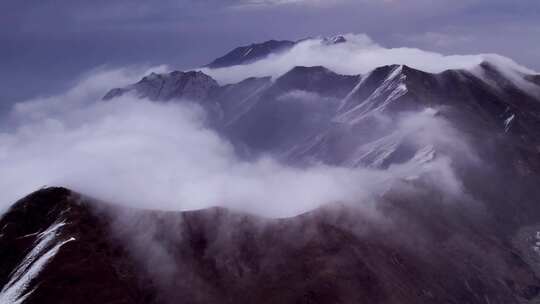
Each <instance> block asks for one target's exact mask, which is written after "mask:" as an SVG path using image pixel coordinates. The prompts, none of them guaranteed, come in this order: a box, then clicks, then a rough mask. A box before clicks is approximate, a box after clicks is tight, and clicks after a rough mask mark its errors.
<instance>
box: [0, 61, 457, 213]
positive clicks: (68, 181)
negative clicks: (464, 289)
mask: <svg viewBox="0 0 540 304" xmlns="http://www.w3.org/2000/svg"><path fill="white" fill-rule="evenodd" d="M160 69H161V70H163V69H165V68H163V67H161V68H159V69H157V70H160ZM145 73H147V70H139V71H138V73H135V72H134V71H132V70H113V71H94V72H93V73H90V74H89V75H87V77H86V78H85V79H83V80H82V81H81V82H80V83H79V84H77V85H76V86H75V87H74V88H72V89H70V90H69V91H68V92H66V93H64V94H61V95H58V96H54V97H50V98H45V99H37V100H31V101H27V102H23V103H19V104H16V105H15V107H14V109H13V111H12V113H11V121H12V124H11V125H10V126H9V127H8V128H5V130H4V131H3V132H2V133H0V175H1V178H0V192H1V193H2V201H1V202H0V209H2V210H5V209H6V208H7V207H8V206H9V204H11V203H13V202H14V201H15V200H16V199H18V198H20V197H22V196H23V195H26V194H28V193H29V192H32V191H34V190H36V189H37V188H39V187H42V186H45V185H47V186H66V187H69V188H72V189H74V190H76V191H80V192H82V193H85V194H88V195H91V196H94V197H96V198H98V199H102V200H105V201H109V202H114V203H119V204H125V205H129V206H135V207H141V208H151V209H163V210H193V209H201V208H206V207H211V206H223V207H228V208H232V209H237V210H242V211H246V212H251V213H256V214H260V215H264V216H269V217H288V216H294V215H297V214H299V213H302V212H306V211H309V210H312V209H313V208H316V207H318V206H320V205H321V204H327V203H332V202H342V203H351V204H358V205H360V206H369V205H370V204H371V203H373V202H374V201H375V200H376V198H378V197H379V196H380V195H382V194H384V192H385V191H386V190H387V189H388V188H389V187H390V186H391V185H392V184H394V183H398V182H400V181H403V180H407V179H410V178H414V177H416V176H419V175H422V174H426V173H429V174H435V175H437V176H438V177H441V178H440V180H444V185H443V184H441V187H443V188H448V189H454V190H455V191H459V190H460V183H459V181H458V180H457V178H456V177H455V176H454V175H453V171H452V169H451V162H450V160H449V159H447V158H444V157H443V158H440V160H437V161H436V162H431V163H423V162H410V163H405V164H401V165H395V166H391V167H390V168H388V169H386V170H377V169H362V168H359V169H353V168H344V167H331V166H324V165H315V166H312V167H310V168H307V169H299V168H293V167H288V166H285V165H283V164H280V163H279V162H277V161H275V160H273V159H272V158H270V157H262V158H260V159H258V160H255V161H249V162H248V161H245V160H242V159H239V158H238V157H237V156H236V155H235V153H234V149H233V147H232V146H231V144H230V143H228V142H227V141H226V140H224V139H223V138H220V137H219V136H218V135H217V134H216V133H215V132H213V131H211V130H209V129H208V128H206V126H205V115H204V113H203V112H202V110H201V109H200V108H199V107H197V106H196V105H194V104H190V103H186V102H171V103H156V102H150V101H148V100H143V99H137V98H135V97H134V96H124V97H121V98H117V99H114V100H112V101H101V100H100V98H101V96H102V95H103V92H106V91H107V90H108V89H109V88H110V87H114V86H121V85H124V84H125V83H126V82H131V81H132V80H133V78H136V79H137V78H139V77H140V76H141V75H142V74H145ZM127 75H131V76H129V77H128V76H127ZM133 75H137V76H136V77H133ZM422 115H425V113H424V114H422ZM412 121H414V119H413V120H412ZM421 121H426V120H421ZM427 121H430V123H433V124H437V125H440V128H442V129H438V130H442V131H441V132H444V130H446V128H447V127H446V126H445V125H444V124H439V120H438V119H431V120H427ZM401 125H405V126H407V125H411V121H410V120H409V121H405V122H404V123H403V124H401ZM412 125H413V126H414V125H415V124H412ZM424 129H425V128H424ZM427 129H428V130H429V129H430V128H427Z"/></svg>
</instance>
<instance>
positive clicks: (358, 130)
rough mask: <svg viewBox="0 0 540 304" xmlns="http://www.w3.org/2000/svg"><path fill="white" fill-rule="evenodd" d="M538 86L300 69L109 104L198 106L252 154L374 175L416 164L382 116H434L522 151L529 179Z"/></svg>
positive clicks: (141, 85) (199, 82) (496, 74)
mask: <svg viewBox="0 0 540 304" xmlns="http://www.w3.org/2000/svg"><path fill="white" fill-rule="evenodd" d="M537 79H538V76H537V75H521V74H519V75H508V74H507V73H506V72H502V71H501V70H500V69H499V68H498V67H497V66H496V65H494V64H491V63H488V62H485V63H484V64H482V65H479V66H478V67H476V68H475V69H473V70H470V71H469V70H449V71H445V72H442V73H439V74H431V73H426V72H422V71H419V70H415V69H412V68H410V67H407V66H398V65H394V66H384V67H380V68H377V69H375V70H373V71H372V72H370V73H368V74H366V75H357V76H345V75H339V74H336V73H334V72H332V71H330V70H328V69H326V68H324V67H296V68H294V69H292V70H291V71H289V72H288V73H286V74H284V75H282V76H281V77H279V78H277V79H275V80H272V79H270V78H249V79H246V80H244V81H242V82H240V83H237V84H231V85H226V86H219V85H218V84H217V83H216V82H215V81H214V80H213V79H212V78H211V77H209V76H207V75H204V74H203V73H201V72H172V73H170V74H164V75H150V76H148V77H145V78H144V79H143V80H141V81H140V82H138V83H136V84H134V85H131V86H129V87H127V88H121V89H113V90H112V91H110V92H109V93H108V94H107V95H106V96H105V99H111V98H114V97H115V96H119V95H122V94H124V93H126V92H129V91H133V92H135V93H136V95H139V96H141V97H148V98H150V99H152V100H157V101H170V100H190V101H193V102H196V103H199V104H200V105H202V106H203V108H206V109H207V110H208V112H209V113H210V115H209V116H210V120H211V123H212V125H214V126H216V128H217V130H218V131H219V132H221V133H223V134H225V135H226V137H227V138H229V139H230V140H231V141H232V142H234V143H235V144H236V145H237V146H242V147H243V149H242V150H247V151H250V153H251V154H257V153H259V152H265V153H273V154H275V155H278V156H279V157H280V158H282V159H288V160H292V161H294V162H306V161H313V160H314V161H322V162H325V163H329V164H338V165H343V164H345V165H353V166H358V165H362V166H371V167H388V166H389V165H390V163H392V162H395V160H398V159H400V160H403V159H404V158H405V159H410V158H411V157H413V156H414V153H413V154H411V153H410V152H408V154H411V155H409V156H403V155H402V154H403V153H404V150H407V149H404V147H403V145H401V143H400V141H399V140H398V141H396V140H397V139H398V138H402V137H406V136H404V134H396V132H395V131H396V130H395V128H391V127H389V126H388V124H387V123H386V124H385V122H384V119H380V117H381V115H382V116H385V117H390V118H391V117H393V118H392V120H395V118H396V117H398V116H399V115H400V114H401V113H405V112H410V111H422V110H424V109H426V108H431V109H433V111H432V114H433V115H436V116H439V117H443V118H444V119H447V120H449V121H451V122H452V123H453V124H454V125H455V127H457V128H458V129H460V131H462V132H464V133H466V134H467V135H468V136H470V137H472V138H470V139H472V140H473V141H477V142H482V141H489V140H488V139H493V140H495V137H503V138H504V139H505V140H510V141H513V143H512V144H513V145H514V147H517V148H519V149H520V151H521V152H523V153H522V154H523V156H525V159H523V160H520V164H514V165H516V166H518V167H520V169H519V170H521V171H523V172H522V173H524V174H526V172H525V171H527V170H529V169H530V170H533V171H537V169H539V168H540V162H538V160H536V158H537V157H536V154H537V153H538V151H540V97H539V96H540V93H539V91H540V85H538V83H537V82H538V81H537ZM398 133H399V132H398ZM392 134H393V135H392ZM487 135H490V136H489V138H487V137H486V136H487ZM382 138H386V140H382ZM376 140H379V141H378V142H377V141H376ZM486 144H487V143H486ZM400 148H403V149H400ZM421 148H425V147H419V148H418V149H417V150H421ZM389 149H390V150H389ZM382 150H385V151H386V152H385V153H384V155H383V154H381V153H380V152H381V151H382ZM409 150H410V149H409ZM373 155H377V156H378V157H373ZM526 155H529V156H531V157H529V156H526ZM379 156H380V157H379ZM528 168H529V169H528Z"/></svg>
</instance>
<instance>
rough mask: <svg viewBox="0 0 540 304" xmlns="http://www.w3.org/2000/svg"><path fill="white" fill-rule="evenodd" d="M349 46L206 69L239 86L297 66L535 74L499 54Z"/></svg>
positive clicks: (313, 45)
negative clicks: (486, 66) (480, 68)
mask: <svg viewBox="0 0 540 304" xmlns="http://www.w3.org/2000/svg"><path fill="white" fill-rule="evenodd" d="M345 37H346V38H347V40H348V42H347V43H341V44H336V45H330V46H328V45H325V44H323V43H321V42H322V39H310V40H306V41H303V42H301V43H299V44H297V45H296V46H295V47H293V48H292V49H291V50H289V51H287V52H285V53H281V54H278V55H271V56H269V57H267V58H265V59H263V60H259V61H256V62H254V63H252V64H247V65H239V66H233V67H229V68H220V69H207V68H205V69H202V71H203V72H204V73H207V74H208V75H210V76H212V77H214V78H215V79H216V80H218V81H219V82H220V83H235V82H238V81H241V80H243V79H245V78H247V77H253V76H255V77H263V76H273V77H278V76H280V75H282V74H284V73H286V72H287V71H289V70H290V69H292V68H293V67H295V66H319V65H321V66H324V67H327V68H329V69H331V70H333V71H335V72H337V73H340V74H345V75H356V74H365V73H368V72H369V71H371V70H373V69H375V68H377V67H380V66H384V65H392V64H403V65H408V66H410V67H412V68H417V69H420V70H423V71H426V72H433V73H436V72H441V71H444V70H447V69H471V68H474V67H476V66H477V65H478V64H480V63H482V62H483V61H486V60H488V61H492V62H496V63H499V64H503V65H504V66H507V67H510V68H511V69H515V70H518V71H522V72H526V73H534V71H532V70H530V69H527V68H525V67H522V66H520V65H518V64H517V63H515V62H513V61H512V60H510V59H508V58H505V57H502V56H499V55H496V54H479V55H449V56H446V55H442V54H439V53H435V52H428V51H423V50H420V49H415V48H385V47H382V46H380V45H378V44H377V43H375V42H373V41H372V40H371V39H370V38H369V37H368V36H366V35H363V34H360V35H357V34H347V35H345Z"/></svg>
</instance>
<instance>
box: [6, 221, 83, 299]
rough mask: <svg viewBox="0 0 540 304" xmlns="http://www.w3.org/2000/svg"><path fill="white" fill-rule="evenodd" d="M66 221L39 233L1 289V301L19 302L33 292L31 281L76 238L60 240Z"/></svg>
mask: <svg viewBox="0 0 540 304" xmlns="http://www.w3.org/2000/svg"><path fill="white" fill-rule="evenodd" d="M65 225H66V223H65V222H56V223H54V224H52V225H51V226H50V227H49V228H48V229H47V230H45V231H43V232H41V233H39V234H38V236H37V238H36V243H35V245H34V247H33V248H32V250H31V251H30V252H29V253H28V254H27V255H26V256H25V257H24V259H23V261H22V262H21V264H19V266H17V268H15V270H14V271H13V272H12V274H11V276H10V277H11V278H10V280H9V282H8V283H7V284H6V285H5V286H4V287H3V288H2V291H0V303H2V304H19V303H23V302H24V300H25V299H26V298H27V297H28V296H29V295H30V294H32V292H33V289H30V283H31V281H32V280H33V279H34V278H36V277H37V276H38V275H39V273H40V272H41V270H42V269H43V268H44V267H45V266H46V265H47V263H48V262H49V261H50V260H51V259H52V258H53V257H54V256H55V255H56V254H57V253H58V251H59V250H60V248H61V247H62V246H64V245H65V244H67V243H69V242H72V241H75V238H68V239H65V240H59V239H58V235H59V233H60V230H61V228H62V227H63V226H65Z"/></svg>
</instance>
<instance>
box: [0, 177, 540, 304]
mask: <svg viewBox="0 0 540 304" xmlns="http://www.w3.org/2000/svg"><path fill="white" fill-rule="evenodd" d="M385 201H386V203H385V204H383V205H385V206H386V207H383V208H382V209H381V211H382V212H384V213H385V214H386V216H387V217H388V218H389V219H392V220H393V222H392V223H391V224H388V223H387V224H384V225H383V224H380V223H379V224H377V222H376V221H373V220H372V219H369V218H366V217H365V216H362V215H361V213H359V212H356V211H355V209H349V208H348V207H344V206H341V207H339V206H333V207H330V206H329V207H325V208H322V209H319V210H315V211H313V212H310V213H308V214H304V215H301V216H298V217H295V218H290V219H281V220H268V219H262V218H257V217H254V216H250V215H246V214H239V213H234V212H230V211H227V210H224V209H218V208H216V209H208V210H202V211H195V212H184V213H180V212H156V211H143V210H130V209H123V208H120V207H112V206H109V205H106V204H103V203H99V202H95V201H92V200H91V199H89V198H85V197H81V196H80V195H78V194H76V193H72V192H70V191H69V190H66V189H62V188H48V189H42V190H40V191H38V192H36V193H33V194H32V195H30V196H28V197H26V198H24V199H22V200H21V201H19V202H17V203H16V204H15V205H14V206H13V207H12V208H11V210H10V211H9V212H8V213H7V214H5V215H4V216H3V217H2V219H1V220H0V226H1V227H2V236H1V238H0V254H1V257H2V258H1V259H0V263H1V265H2V267H1V268H0V269H1V270H2V272H1V273H0V280H1V281H0V282H1V283H2V285H3V286H4V287H3V288H2V290H1V292H0V299H2V303H20V302H24V303H81V304H82V303H176V302H178V301H180V300H181V301H182V302H184V303H254V302H257V303H358V302H369V303H524V302H527V301H529V300H533V299H535V298H536V297H537V296H538V294H539V292H540V280H539V279H538V277H537V273H536V272H535V270H534V269H536V268H535V267H536V266H535V267H531V265H532V263H533V262H532V261H534V259H536V260H538V254H537V253H536V252H535V250H534V246H535V244H534V242H535V240H536V230H534V229H533V228H531V229H529V230H528V231H525V232H521V234H519V235H518V234H514V235H513V237H511V238H507V237H506V236H503V235H501V234H498V233H497V232H496V231H495V230H493V229H492V226H491V224H493V223H490V222H489V221H486V220H485V219H484V218H482V217H477V216H478V215H471V213H470V212H469V213H468V214H463V213H461V212H460V211H459V210H458V209H454V208H453V207H449V206H446V207H443V208H442V209H444V210H440V209H441V208H439V207H438V206H436V205H434V204H433V202H427V201H418V200H417V201H409V200H408V199H407V198H406V197H400V198H397V197H394V198H392V197H391V195H390V196H389V197H387V198H385ZM421 203H426V204H431V206H432V208H425V209H423V210H422V212H418V211H420V210H418V209H417V207H418V205H419V204H421ZM391 206H394V207H391ZM395 206H399V208H396V207H395ZM415 209H416V210H415ZM385 210H386V211H385ZM473 220H474V221H473Z"/></svg>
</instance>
